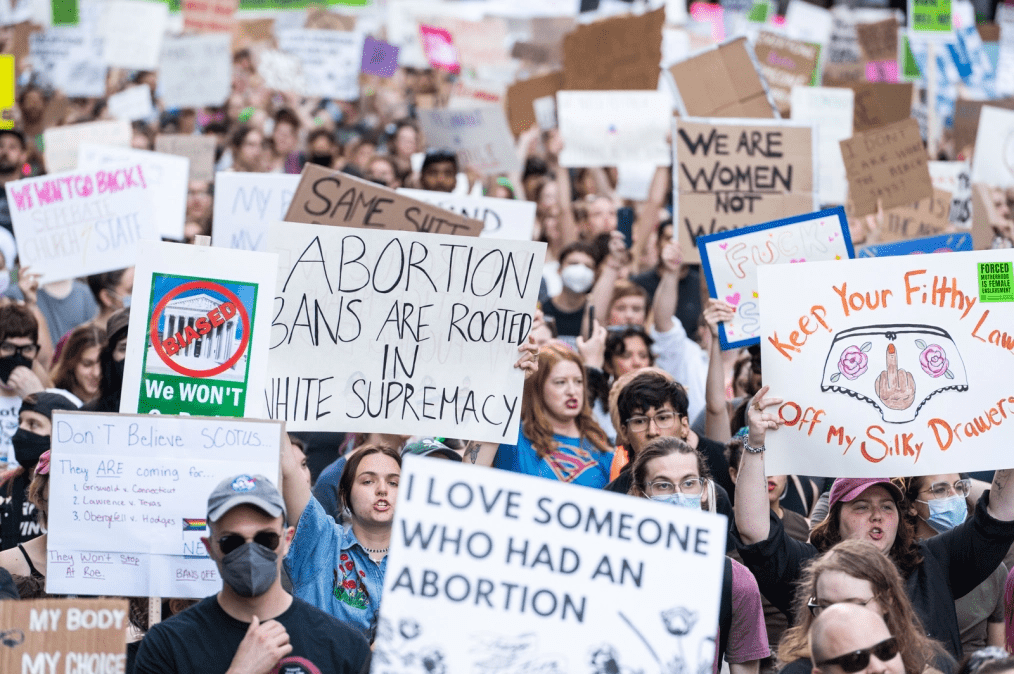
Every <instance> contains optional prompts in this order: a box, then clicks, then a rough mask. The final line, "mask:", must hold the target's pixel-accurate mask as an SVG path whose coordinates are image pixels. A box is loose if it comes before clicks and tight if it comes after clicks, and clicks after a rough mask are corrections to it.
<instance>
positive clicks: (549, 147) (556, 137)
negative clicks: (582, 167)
mask: <svg viewBox="0 0 1014 674" xmlns="http://www.w3.org/2000/svg"><path fill="white" fill-rule="evenodd" d="M546 152H547V153H548V154H549V157H550V159H552V160H553V161H554V162H555V161H556V160H557V159H558V158H559V156H560V153H561V152H563V136H561V135H560V130H559V129H550V130H549V131H547V132H546Z"/></svg>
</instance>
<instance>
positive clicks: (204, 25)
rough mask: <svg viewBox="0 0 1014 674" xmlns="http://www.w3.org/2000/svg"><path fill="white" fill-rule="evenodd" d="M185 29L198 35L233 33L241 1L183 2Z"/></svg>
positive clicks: (203, 0)
mask: <svg viewBox="0 0 1014 674" xmlns="http://www.w3.org/2000/svg"><path fill="white" fill-rule="evenodd" d="M181 4H182V5H183V29H184V30H187V31H194V32H198V33H230V34H231V33H232V31H233V29H234V28H235V27H236V10H237V9H239V0H183V2H182V3H181Z"/></svg>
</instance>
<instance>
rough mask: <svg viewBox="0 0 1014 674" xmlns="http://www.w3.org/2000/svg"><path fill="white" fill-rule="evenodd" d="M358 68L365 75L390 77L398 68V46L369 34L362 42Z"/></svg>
mask: <svg viewBox="0 0 1014 674" xmlns="http://www.w3.org/2000/svg"><path fill="white" fill-rule="evenodd" d="M360 70H361V71H362V72H364V73H366V74H367V75H376V76H377V77H392V76H394V73H395V71H397V70H398V47H397V46H396V45H393V44H388V43H386V42H384V41H383V40H374V39H373V38H372V37H370V36H369V35H367V36H366V40H365V41H364V43H363V61H362V64H361V67H360Z"/></svg>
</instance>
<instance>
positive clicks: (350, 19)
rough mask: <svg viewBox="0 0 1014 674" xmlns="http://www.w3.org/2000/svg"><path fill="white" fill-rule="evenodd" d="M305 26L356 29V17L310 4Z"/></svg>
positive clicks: (326, 28) (350, 3)
mask: <svg viewBox="0 0 1014 674" xmlns="http://www.w3.org/2000/svg"><path fill="white" fill-rule="evenodd" d="M333 4H337V5H345V4H348V5H356V4H360V3H358V2H357V1H355V0H354V1H353V2H347V3H346V2H336V3H333ZM303 27H304V28H322V29H325V30H355V29H356V17H354V16H345V15H343V14H335V13H334V12H332V11H329V10H328V9H327V8H325V7H321V6H310V7H309V9H307V10H306V23H305V24H303Z"/></svg>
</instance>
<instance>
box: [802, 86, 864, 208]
mask: <svg viewBox="0 0 1014 674" xmlns="http://www.w3.org/2000/svg"><path fill="white" fill-rule="evenodd" d="M791 101H792V120H793V121H795V122H800V123H803V124H812V125H813V127H814V130H815V131H816V134H817V154H818V156H819V158H820V161H819V162H817V166H818V171H819V180H818V185H819V186H820V203H822V204H844V203H845V200H846V199H847V197H848V181H847V180H846V178H845V163H844V162H843V161H842V158H841V146H840V145H839V142H840V141H843V140H845V139H846V138H851V137H852V106H853V101H854V94H853V92H852V90H851V89H833V88H830V87H806V86H796V87H792V94H791Z"/></svg>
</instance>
